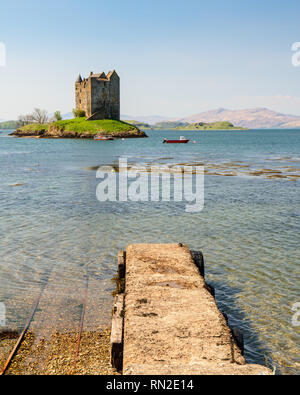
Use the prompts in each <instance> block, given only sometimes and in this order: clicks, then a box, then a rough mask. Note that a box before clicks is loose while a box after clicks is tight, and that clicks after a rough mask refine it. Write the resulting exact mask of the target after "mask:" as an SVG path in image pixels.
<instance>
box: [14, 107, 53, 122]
mask: <svg viewBox="0 0 300 395" xmlns="http://www.w3.org/2000/svg"><path fill="white" fill-rule="evenodd" d="M47 122H48V112H47V111H46V110H41V109H40V108H35V109H34V111H33V113H32V114H27V115H20V116H19V118H18V126H25V125H30V124H31V123H38V124H41V125H43V124H45V123H47Z"/></svg>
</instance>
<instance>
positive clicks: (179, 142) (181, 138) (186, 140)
mask: <svg viewBox="0 0 300 395" xmlns="http://www.w3.org/2000/svg"><path fill="white" fill-rule="evenodd" d="M189 141H190V140H188V139H186V138H185V137H184V136H180V139H179V140H168V139H164V141H163V143H164V144H187V143H188V142H189Z"/></svg>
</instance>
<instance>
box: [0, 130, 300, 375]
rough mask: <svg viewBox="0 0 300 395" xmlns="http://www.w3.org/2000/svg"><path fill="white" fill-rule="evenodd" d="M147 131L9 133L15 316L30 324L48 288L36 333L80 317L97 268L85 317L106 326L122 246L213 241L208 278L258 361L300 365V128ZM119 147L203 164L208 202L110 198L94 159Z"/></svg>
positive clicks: (1, 135)
mask: <svg viewBox="0 0 300 395" xmlns="http://www.w3.org/2000/svg"><path fill="white" fill-rule="evenodd" d="M148 134H149V136H150V137H149V139H137V140H126V141H121V140H120V141H119V140H117V141H111V142H94V141H89V140H84V141H80V140H39V139H16V138H12V137H8V132H5V131H3V132H0V180H1V190H0V191H1V200H0V219H1V221H0V229H1V241H0V302H2V303H4V304H5V306H6V326H7V327H8V328H9V329H18V328H20V327H22V325H24V324H25V322H26V320H27V319H28V316H29V314H30V311H31V309H32V306H33V305H34V301H35V299H36V296H37V295H38V294H39V291H40V289H41V287H44V294H43V299H42V301H41V304H40V306H39V310H38V313H37V314H39V315H40V317H44V318H40V320H39V322H43V324H41V323H38V322H37V323H36V324H35V330H36V331H37V333H38V332H39V331H40V332H41V333H42V332H43V331H45V330H46V329H45V328H47V329H48V330H49V331H51V329H52V328H56V327H59V325H61V327H63V326H65V327H67V328H70V329H71V328H72V326H76V325H77V324H78V320H79V317H80V306H81V303H82V297H83V293H84V292H83V290H84V284H85V279H84V275H85V273H88V276H89V280H90V287H89V308H88V311H87V317H86V326H87V327H88V328H89V329H91V330H97V329H98V328H99V327H101V326H103V325H107V323H108V322H109V319H110V311H111V303H112V297H111V291H112V290H113V284H112V283H111V278H112V277H113V276H114V275H115V271H116V256H117V252H118V250H120V249H125V248H126V245H127V244H129V243H134V242H139V243H140V242H149V243H156V242H166V243H168V242H171V243H172V242H179V241H181V242H185V243H187V244H188V245H189V246H190V247H191V248H196V249H203V252H204V255H205V260H206V271H207V279H208V280H209V282H210V283H212V284H213V285H214V286H215V288H216V297H217V301H218V303H219V306H220V308H221V310H222V311H223V312H225V313H227V315H228V316H229V323H230V325H232V326H238V327H240V328H241V329H242V330H243V332H244V335H245V342H246V358H247V360H248V362H251V363H265V361H268V363H269V364H270V366H274V367H275V366H276V367H277V369H278V370H280V372H281V373H285V374H299V368H300V359H299V340H300V336H299V327H298V328H297V327H294V326H292V323H291V321H292V316H293V312H292V310H291V309H292V306H293V304H294V303H296V302H300V295H299V263H300V248H299V242H300V240H299V239H300V237H299V235H300V194H299V192H300V178H298V177H299V175H300V131H287V130H285V131H281V130H276V131H247V132H240V131H230V132H221V131H215V132H186V131H185V132H184V134H185V136H186V137H189V138H191V140H196V141H197V143H196V144H192V143H190V144H187V145H164V144H162V139H163V138H164V137H178V136H179V135H180V132H177V131H176V132H172V131H164V132H161V131H160V132H156V131H155V132H149V133H148ZM120 156H122V157H127V158H128V160H129V162H130V163H136V164H139V165H141V164H159V163H167V164H169V163H173V164H179V163H189V164H193V163H198V164H199V163H204V166H205V169H206V173H207V174H206V176H205V207H204V210H203V211H202V212H200V213H194V214H188V213H186V212H185V203H174V202H158V203H133V202H128V203H111V202H106V203H99V202H98V201H97V199H96V194H95V192H96V187H97V185H98V183H99V180H97V179H96V172H95V171H94V170H93V169H92V168H93V167H96V166H98V165H101V164H112V163H114V162H115V161H117V160H118V158H119V157H120ZM262 169H265V170H263V171H262ZM229 175H230V176H229ZM297 176H298V177H297ZM45 317H46V318H45ZM37 321H38V320H37ZM0 353H1V348H0Z"/></svg>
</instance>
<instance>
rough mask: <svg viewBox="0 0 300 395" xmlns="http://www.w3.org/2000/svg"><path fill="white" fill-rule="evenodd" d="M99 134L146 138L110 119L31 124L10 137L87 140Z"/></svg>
mask: <svg viewBox="0 0 300 395" xmlns="http://www.w3.org/2000/svg"><path fill="white" fill-rule="evenodd" d="M99 134H102V135H104V136H105V135H109V136H112V137H116V138H138V137H147V135H146V133H145V132H142V131H141V130H139V129H138V128H137V127H136V126H134V125H131V124H129V123H126V122H123V121H118V120H112V119H101V120H94V121H88V120H87V119H86V118H85V117H79V118H74V119H69V120H61V121H56V122H51V123H45V124H39V123H32V124H29V125H25V126H22V127H19V128H18V129H17V130H16V131H15V132H13V133H12V134H11V135H12V136H17V137H37V138H87V139H88V138H94V137H95V136H97V135H99Z"/></svg>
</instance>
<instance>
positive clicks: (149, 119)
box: [121, 114, 169, 125]
mask: <svg viewBox="0 0 300 395" xmlns="http://www.w3.org/2000/svg"><path fill="white" fill-rule="evenodd" d="M121 119H122V120H123V121H130V120H132V119H134V120H135V121H138V122H142V123H147V124H149V125H154V124H156V123H158V122H163V121H167V120H168V119H169V118H168V117H163V116H160V115H148V116H147V115H145V116H133V115H125V114H124V115H121Z"/></svg>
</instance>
